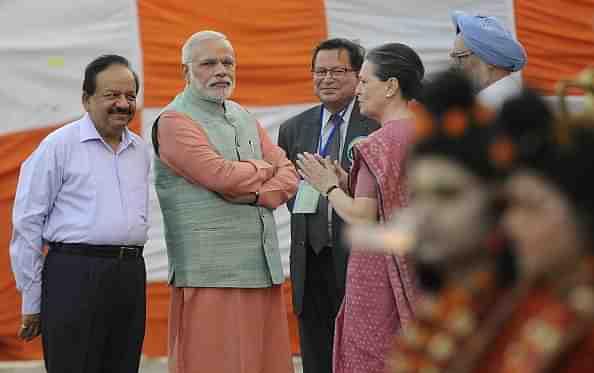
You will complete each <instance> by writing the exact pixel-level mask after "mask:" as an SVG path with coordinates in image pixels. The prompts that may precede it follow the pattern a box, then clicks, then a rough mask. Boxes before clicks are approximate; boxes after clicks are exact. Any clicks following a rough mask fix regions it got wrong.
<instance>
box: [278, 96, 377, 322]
mask: <svg viewBox="0 0 594 373" xmlns="http://www.w3.org/2000/svg"><path fill="white" fill-rule="evenodd" d="M321 111H322V106H321V105H319V106H316V107H313V108H311V109H309V110H306V111H304V112H303V113H301V114H298V115H297V116H295V117H293V118H291V119H289V120H287V121H286V122H285V123H283V124H282V125H281V127H280V130H279V135H278V145H279V146H280V147H281V148H283V149H284V150H285V152H286V153H287V157H288V158H289V159H290V160H291V161H292V162H295V160H296V159H297V154H299V153H303V152H308V153H312V154H314V153H316V151H317V148H318V141H319V137H320V130H321V126H322V123H321V114H322V113H321ZM378 128H379V123H377V122H376V121H374V120H372V119H369V118H367V117H365V116H363V115H361V113H360V112H359V105H358V104H357V103H356V102H355V106H354V107H353V111H352V113H351V117H350V121H349V125H348V129H347V134H346V138H345V142H344V145H343V150H342V154H341V165H342V167H343V168H344V169H345V170H347V171H348V170H349V169H350V167H351V160H350V159H349V156H348V154H347V153H348V150H349V144H351V141H353V140H354V139H356V138H357V137H361V136H367V135H369V134H370V133H371V132H373V131H375V130H376V129H378ZM294 201H295V200H294V198H293V199H291V200H289V201H288V202H287V206H288V207H289V211H291V212H292V211H293V203H294ZM305 219H306V216H305V215H304V214H295V215H291V282H292V286H293V308H294V311H295V313H296V314H297V315H299V314H301V311H302V305H303V302H302V301H303V291H304V286H305V274H306V272H305V265H306V263H305V261H306V256H307V255H306V254H307V253H306V243H307V224H306V221H305ZM343 224H344V222H343V220H342V219H341V218H340V217H339V216H338V215H336V213H334V214H333V216H332V232H333V242H334V248H333V250H334V251H333V258H334V271H335V273H336V283H337V284H338V285H339V287H340V288H339V292H340V294H337V296H338V297H339V298H340V299H342V297H343V295H344V286H345V277H346V266H347V261H348V255H349V252H348V249H347V247H348V246H347V245H346V243H345V242H343V241H344V240H343V233H342V230H343ZM321 229H324V228H323V227H322V228H321Z"/></svg>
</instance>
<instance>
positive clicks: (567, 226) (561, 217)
mask: <svg viewBox="0 0 594 373" xmlns="http://www.w3.org/2000/svg"><path fill="white" fill-rule="evenodd" d="M505 195H506V198H507V200H508V204H509V206H508V208H507V209H506V211H505V213H504V217H503V223H504V228H505V230H506V233H507V235H508V236H509V237H510V238H511V239H512V240H513V241H514V243H515V246H516V248H517V251H518V256H519V260H518V262H519V265H520V270H521V273H522V276H534V275H539V274H544V273H547V272H550V271H551V270H554V269H555V268H557V267H558V266H559V265H561V264H562V263H565V262H566V261H567V260H571V259H573V258H575V257H576V256H577V255H578V253H579V250H580V246H579V242H580V239H579V235H578V229H577V224H576V219H575V217H574V216H573V213H572V209H571V207H570V203H569V201H568V200H567V199H566V198H565V197H564V195H563V194H562V193H561V192H560V191H559V190H558V189H557V188H556V187H555V186H554V185H553V184H551V183H549V182H548V181H547V180H546V179H545V178H544V177H542V176H540V175H538V174H535V173H531V172H529V171H524V172H518V173H517V174H515V175H513V176H511V177H510V178H509V180H508V181H507V183H506V185H505Z"/></svg>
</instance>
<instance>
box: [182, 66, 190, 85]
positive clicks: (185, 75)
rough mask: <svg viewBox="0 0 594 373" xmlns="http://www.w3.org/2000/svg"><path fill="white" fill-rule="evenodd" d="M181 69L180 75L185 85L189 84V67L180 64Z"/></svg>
mask: <svg viewBox="0 0 594 373" xmlns="http://www.w3.org/2000/svg"><path fill="white" fill-rule="evenodd" d="M181 68H182V75H183V78H184V80H185V81H186V83H189V82H190V67H189V66H188V64H185V63H182V65H181Z"/></svg>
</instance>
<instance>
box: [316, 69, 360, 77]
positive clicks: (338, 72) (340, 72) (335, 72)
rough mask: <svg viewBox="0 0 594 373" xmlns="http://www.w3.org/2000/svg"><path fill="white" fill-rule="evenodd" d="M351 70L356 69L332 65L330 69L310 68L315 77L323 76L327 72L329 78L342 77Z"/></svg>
mask: <svg viewBox="0 0 594 373" xmlns="http://www.w3.org/2000/svg"><path fill="white" fill-rule="evenodd" d="M351 71H356V70H354V69H349V68H347V67H334V68H332V69H324V68H320V69H315V70H312V72H313V74H314V76H315V77H316V78H325V77H326V75H327V74H330V77H331V78H343V77H344V76H345V75H346V73H348V72H351Z"/></svg>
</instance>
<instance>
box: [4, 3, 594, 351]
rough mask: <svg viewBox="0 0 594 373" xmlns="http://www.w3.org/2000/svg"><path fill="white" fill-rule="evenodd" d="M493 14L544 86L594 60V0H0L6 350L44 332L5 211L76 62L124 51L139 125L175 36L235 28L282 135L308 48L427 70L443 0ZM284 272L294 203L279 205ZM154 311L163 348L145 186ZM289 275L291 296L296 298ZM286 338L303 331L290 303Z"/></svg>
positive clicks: (260, 112) (73, 94)
mask: <svg viewBox="0 0 594 373" xmlns="http://www.w3.org/2000/svg"><path fill="white" fill-rule="evenodd" d="M452 10H465V11H468V12H473V13H481V14H486V15H495V16H497V17H499V18H500V19H501V20H503V21H504V22H505V23H506V24H507V25H508V26H509V28H510V29H511V30H513V31H514V32H515V33H516V35H517V37H518V38H519V39H520V41H521V42H522V43H523V44H524V46H525V47H526V49H527V51H528V56H529V57H528V65H527V67H526V69H525V70H524V72H523V78H524V81H525V82H526V83H527V84H529V85H532V86H535V87H538V88H540V89H543V90H544V91H545V92H547V93H549V94H552V92H553V90H554V84H555V82H556V81H557V80H559V79H560V78H567V77H572V76H573V75H575V74H576V73H577V72H578V71H580V70H581V69H583V68H584V67H586V66H587V65H588V64H591V63H593V61H594V33H593V31H592V21H593V15H594V0H556V1H550V0H516V1H513V0H472V1H471V0H442V1H434V0H326V1H324V0H284V1H276V0H275V1H273V0H253V1H250V2H247V1H239V0H218V1H217V2H216V3H213V4H209V5H208V6H205V5H204V2H202V1H196V0H168V1H161V0H138V1H134V0H111V1H109V2H104V1H99V0H79V1H76V2H72V1H70V0H53V1H45V2H42V1H36V0H3V1H1V2H0V250H1V253H0V360H27V359H39V358H40V357H41V347H40V344H39V341H37V342H34V343H29V344H24V343H21V342H19V341H18V340H17V339H16V331H17V329H18V327H19V325H20V296H19V294H18V292H17V290H16V288H15V284H14V278H13V276H12V272H11V269H10V260H9V254H8V245H9V242H10V234H11V211H12V203H13V198H14V192H15V188H16V183H17V176H18V171H19V167H20V165H21V163H22V162H23V161H24V160H25V158H26V157H27V156H28V155H29V154H30V153H31V152H32V151H33V150H34V149H35V147H36V146H37V145H38V144H39V142H40V141H41V139H43V138H44V137H45V136H46V135H47V134H48V133H49V132H51V131H52V130H54V129H55V128H57V127H59V126H61V125H63V124H65V123H68V122H69V121H72V120H74V119H76V118H78V117H80V116H81V115H82V114H83V108H82V105H81V86H82V79H83V70H84V67H85V66H86V64H87V63H88V62H90V61H91V60H92V59H93V58H95V57H97V56H98V55H100V54H104V53H118V54H121V55H124V56H126V57H127V58H128V59H130V61H131V62H132V64H133V66H134V68H135V69H136V71H137V72H138V73H139V74H140V76H141V81H142V83H143V87H142V89H141V95H140V97H139V110H138V113H137V116H136V118H135V120H134V123H133V124H132V128H133V129H134V130H135V131H138V132H139V133H141V134H143V135H144V137H145V139H147V141H148V140H150V136H147V134H148V133H149V130H150V125H151V123H152V121H153V119H154V118H155V115H156V113H158V111H159V110H160V109H161V108H162V107H163V106H164V105H165V104H166V103H168V102H169V100H171V99H172V97H173V96H174V95H175V94H176V93H177V92H178V91H179V90H180V89H182V87H183V79H182V74H181V69H180V53H181V46H182V44H183V43H184V41H185V40H186V39H187V38H188V37H189V36H190V35H192V34H193V33H194V32H196V31H200V30H205V29H212V30H217V31H221V32H223V33H225V34H227V36H228V37H229V39H230V40H231V42H232V43H233V46H234V47H235V51H236V53H237V60H238V71H237V90H236V92H235V94H234V97H233V98H234V99H235V100H236V101H238V102H239V103H241V104H243V105H244V106H246V107H247V108H248V109H249V110H250V111H251V112H252V113H254V115H255V116H256V117H257V118H258V119H259V120H260V122H261V123H262V124H263V125H264V126H265V127H266V129H267V130H268V131H269V133H270V135H271V136H272V137H273V139H276V135H277V130H278V126H279V125H280V124H281V123H282V122H283V121H284V120H286V119H287V118H289V117H291V116H292V115H294V114H297V113H298V112H300V111H302V110H304V109H306V108H308V107H310V106H311V105H314V104H315V103H316V98H315V97H314V96H313V89H312V82H311V74H310V72H309V70H310V61H311V51H312V49H313V47H314V46H315V45H316V44H317V43H318V42H319V41H321V40H323V39H325V38H329V37H346V38H350V39H356V40H358V41H360V42H361V43H362V44H363V45H364V46H366V47H373V46H376V45H379V44H381V43H384V42H389V41H399V42H403V43H406V44H409V45H410V46H412V47H413V48H414V49H415V50H417V51H418V52H419V54H420V55H421V58H422V59H423V61H424V63H425V65H426V68H427V70H428V72H434V71H438V70H440V69H442V68H445V67H446V66H447V64H448V52H449V50H450V48H451V45H452V43H453V39H454V27H453V26H452V23H451V21H450V16H449V12H450V11H452ZM276 218H277V222H278V232H279V238H280V242H281V250H282V252H283V255H284V264H285V268H286V269H287V275H288V247H289V239H290V232H289V225H288V221H289V215H288V213H287V211H286V209H284V208H281V209H279V210H278V211H277V212H276ZM149 235H150V240H149V242H148V244H147V246H146V251H145V258H146V262H147V267H148V280H149V285H148V315H147V335H146V339H145V348H144V352H145V354H147V355H151V356H159V355H165V354H166V340H167V338H166V332H167V312H168V305H169V292H168V289H167V286H166V283H165V280H166V274H167V257H166V254H165V244H164V241H163V230H162V221H161V213H160V210H159V206H158V202H157V199H156V195H155V193H154V190H152V191H151V229H150V232H149ZM289 289H290V284H289V283H288V282H287V284H286V290H287V293H286V294H287V307H288V309H289V310H290V296H289V294H290V292H289ZM290 316H291V317H290V327H291V332H292V334H293V336H294V337H295V338H294V339H293V343H294V351H295V352H296V353H297V352H298V349H297V339H296V328H295V323H294V318H293V317H292V315H290Z"/></svg>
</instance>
